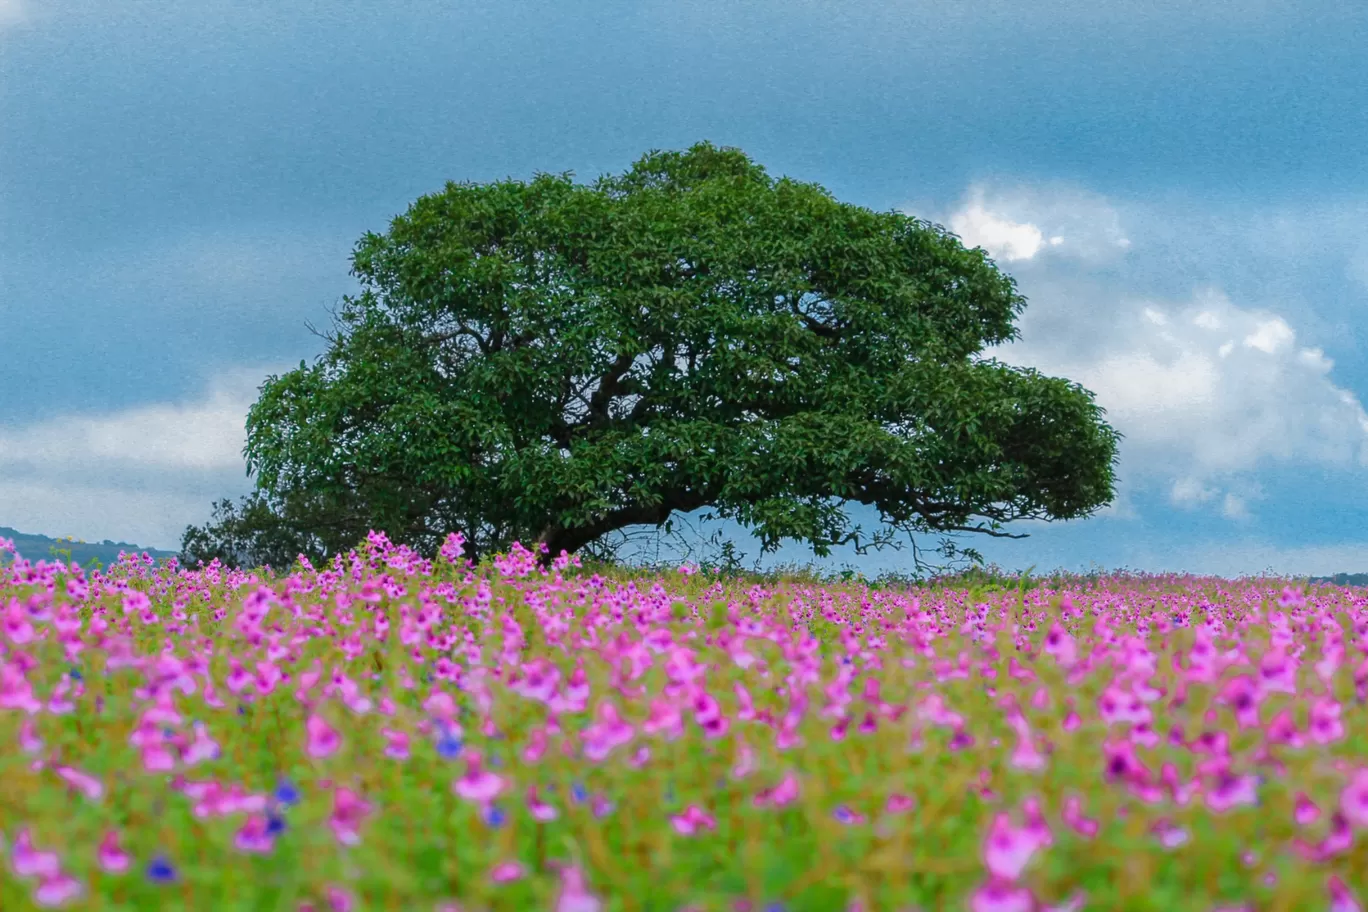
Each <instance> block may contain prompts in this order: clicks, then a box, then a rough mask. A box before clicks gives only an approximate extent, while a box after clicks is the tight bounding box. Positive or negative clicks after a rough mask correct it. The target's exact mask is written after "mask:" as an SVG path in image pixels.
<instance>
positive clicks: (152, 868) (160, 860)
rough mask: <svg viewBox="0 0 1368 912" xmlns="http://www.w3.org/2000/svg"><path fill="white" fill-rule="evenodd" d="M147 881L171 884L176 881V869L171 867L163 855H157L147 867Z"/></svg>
mask: <svg viewBox="0 0 1368 912" xmlns="http://www.w3.org/2000/svg"><path fill="white" fill-rule="evenodd" d="M147 879H148V880H151V881H155V882H156V883H171V881H173V880H175V879H176V869H175V868H173V867H171V862H169V861H167V860H166V856H165V855H158V856H157V857H156V858H154V859H152V862H151V864H149V865H148V866H147Z"/></svg>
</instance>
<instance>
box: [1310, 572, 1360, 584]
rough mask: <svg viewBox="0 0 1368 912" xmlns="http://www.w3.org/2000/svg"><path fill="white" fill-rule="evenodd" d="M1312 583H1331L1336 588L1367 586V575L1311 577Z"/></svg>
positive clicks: (1346, 574) (1349, 574) (1351, 574)
mask: <svg viewBox="0 0 1368 912" xmlns="http://www.w3.org/2000/svg"><path fill="white" fill-rule="evenodd" d="M1311 582H1313V583H1333V584H1334V585H1336V586H1368V573H1336V574H1335V575H1334V576H1313V577H1311Z"/></svg>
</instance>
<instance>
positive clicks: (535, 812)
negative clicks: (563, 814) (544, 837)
mask: <svg viewBox="0 0 1368 912" xmlns="http://www.w3.org/2000/svg"><path fill="white" fill-rule="evenodd" d="M527 809H528V811H530V812H531V814H532V818H533V819H534V820H539V821H541V822H542V823H546V822H547V821H550V820H555V819H556V818H557V817H558V816H560V814H559V812H558V811H557V810H556V809H555V808H554V807H552V806H551V805H549V804H547V803H546V802H544V801H542V800H541V798H540V797H538V795H537V787H536V786H535V785H530V786H528V787H527Z"/></svg>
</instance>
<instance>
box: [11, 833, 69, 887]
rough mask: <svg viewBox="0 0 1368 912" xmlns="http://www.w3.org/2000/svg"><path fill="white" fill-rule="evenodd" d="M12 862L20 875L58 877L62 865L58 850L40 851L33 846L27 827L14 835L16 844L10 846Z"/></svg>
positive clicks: (15, 871)
mask: <svg viewBox="0 0 1368 912" xmlns="http://www.w3.org/2000/svg"><path fill="white" fill-rule="evenodd" d="M10 864H11V865H12V866H13V867H14V873H15V874H16V875H17V876H19V877H43V878H49V877H56V876H57V874H58V872H59V870H60V867H61V862H60V861H59V860H58V858H57V853H56V852H44V851H39V850H38V849H35V848H34V847H33V842H32V837H31V836H30V834H29V831H28V828H27V827H25V828H24V829H22V830H20V831H19V832H18V833H16V834H15V836H14V845H13V846H11V847H10Z"/></svg>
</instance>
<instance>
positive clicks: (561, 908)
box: [555, 865, 603, 912]
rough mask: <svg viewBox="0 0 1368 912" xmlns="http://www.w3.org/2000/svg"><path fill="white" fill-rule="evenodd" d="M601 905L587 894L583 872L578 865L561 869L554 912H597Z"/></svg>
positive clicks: (591, 895)
mask: <svg viewBox="0 0 1368 912" xmlns="http://www.w3.org/2000/svg"><path fill="white" fill-rule="evenodd" d="M602 907H603V904H602V903H601V902H599V900H598V899H597V898H596V897H595V896H594V895H593V894H592V893H590V892H589V887H588V884H587V883H585V880H584V872H583V871H581V870H580V868H579V866H578V865H566V866H565V867H564V868H562V869H561V888H560V895H559V896H557V897H556V906H555V912H599V909H601V908H602Z"/></svg>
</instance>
